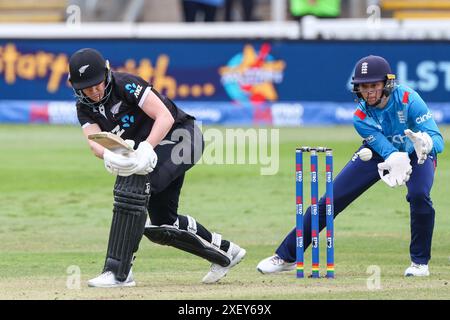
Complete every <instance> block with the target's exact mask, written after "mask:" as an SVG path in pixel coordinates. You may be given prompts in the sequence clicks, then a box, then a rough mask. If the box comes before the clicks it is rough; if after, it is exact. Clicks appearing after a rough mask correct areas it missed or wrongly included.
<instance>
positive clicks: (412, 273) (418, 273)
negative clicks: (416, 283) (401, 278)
mask: <svg viewBox="0 0 450 320" xmlns="http://www.w3.org/2000/svg"><path fill="white" fill-rule="evenodd" d="M429 275H430V271H429V270H428V265H427V264H417V263H414V262H412V263H411V266H410V267H408V268H407V269H406V270H405V277H428V276H429Z"/></svg>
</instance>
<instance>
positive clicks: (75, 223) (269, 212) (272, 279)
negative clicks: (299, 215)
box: [0, 125, 450, 299]
mask: <svg viewBox="0 0 450 320" xmlns="http://www.w3.org/2000/svg"><path fill="white" fill-rule="evenodd" d="M441 129H442V132H443V135H444V139H446V140H448V139H449V137H450V128H448V127H443V128H441ZM0 136H1V137H2V150H3V151H2V154H1V156H0V177H1V184H0V248H1V250H0V270H1V273H2V275H1V277H0V287H1V288H2V290H0V299H122V298H126V299H450V290H449V288H450V287H449V286H450V285H449V284H448V282H449V280H450V268H449V267H450V251H449V240H450V216H449V215H448V212H449V210H448V209H447V208H449V207H450V197H448V195H447V189H446V188H447V187H446V186H447V184H448V181H450V177H449V176H450V159H449V156H448V152H444V154H442V155H441V156H440V157H439V163H438V169H437V173H436V178H435V185H434V188H433V191H432V198H433V202H434V206H435V209H436V223H435V229H434V237H433V250H432V260H431V262H430V270H431V273H432V275H431V276H430V277H428V278H425V279H423V278H422V279H420V278H419V279H417V278H415V279H411V278H404V277H403V271H404V269H405V268H406V267H407V266H408V265H409V263H410V262H409V239H410V231H409V206H408V203H407V202H406V200H405V194H406V189H405V188H397V189H390V188H388V187H387V186H386V185H384V184H383V183H382V182H380V183H378V184H376V185H375V186H374V187H373V188H372V189H370V190H369V191H367V192H366V193H365V194H364V195H363V196H361V197H360V198H359V199H357V201H355V202H354V203H352V204H351V205H350V206H349V207H348V208H347V209H346V210H345V211H344V212H342V213H341V215H340V216H339V217H338V218H337V220H336V223H335V228H336V234H335V236H336V252H335V256H336V279H334V280H328V279H319V280H312V279H303V280H297V279H296V278H295V274H294V273H293V272H289V273H284V274H278V275H272V276H263V275H261V274H259V273H258V272H257V271H256V269H255V267H256V265H257V263H258V262H259V261H260V260H261V259H263V258H265V257H267V256H269V255H271V254H272V253H273V251H274V250H275V248H276V247H277V245H278V244H279V242H280V241H281V240H282V239H283V238H284V236H285V234H286V233H287V232H289V231H290V229H291V228H292V227H293V226H294V221H295V216H294V215H295V207H294V205H293V199H294V176H293V169H294V167H293V156H294V153H293V150H294V149H295V147H296V146H299V145H308V144H309V145H319V144H320V145H325V144H326V145H327V146H330V147H333V148H334V149H335V153H334V155H335V173H337V172H338V171H340V169H341V168H342V167H343V166H344V165H345V163H346V162H347V161H348V160H349V159H350V158H351V156H352V154H353V151H354V150H355V149H356V148H357V147H358V146H359V144H360V139H359V138H358V136H357V135H356V133H355V132H354V130H353V128H351V127H332V128H300V129H281V130H280V170H279V173H278V174H277V175H273V176H262V175H260V167H259V166H258V165H198V166H196V167H194V168H193V169H192V170H191V171H190V172H189V173H188V175H187V177H186V180H185V185H184V187H183V191H182V198H181V203H180V210H179V211H180V213H183V214H190V215H192V216H194V217H195V218H196V219H197V220H198V221H200V222H201V223H202V224H204V225H205V226H207V227H208V228H209V229H210V230H211V231H216V232H220V233H222V234H223V236H224V237H225V238H226V239H231V240H232V241H234V242H236V243H238V244H240V245H241V246H243V247H245V248H246V249H247V252H248V254H247V256H246V258H245V259H244V260H243V262H242V263H241V264H239V265H238V266H237V267H236V268H234V269H233V270H232V271H231V272H230V273H229V274H228V276H227V277H226V278H224V279H223V280H222V281H221V282H220V283H218V284H215V285H202V284H201V283H200V281H201V279H202V277H203V276H204V275H205V274H206V272H207V271H208V268H209V263H208V262H207V261H204V260H201V259H199V258H197V257H195V256H192V255H189V254H187V253H184V252H181V251H178V250H176V249H174V248H171V247H162V246H158V245H156V244H152V243H150V242H149V241H148V240H147V239H146V238H143V241H142V242H141V245H140V250H139V252H138V257H137V260H136V263H135V266H134V273H135V277H136V279H137V284H138V286H137V287H136V288H128V289H109V290H108V289H90V288H87V286H86V280H88V279H89V278H91V277H93V276H96V275H97V274H98V273H99V271H101V268H102V266H103V262H104V256H105V251H106V246H107V238H108V233H109V225H110V221H111V209H112V185H113V183H114V177H112V176H111V175H109V174H107V172H106V171H105V170H104V168H103V163H102V162H101V161H100V160H98V159H96V158H95V157H94V156H92V155H91V153H90V151H89V149H88V147H87V144H86V142H85V141H84V138H83V136H82V133H81V130H80V129H79V128H77V127H65V126H52V127H50V126H9V125H3V126H0ZM307 161H308V160H307ZM320 161H321V164H322V167H323V159H320ZM357 178H358V177H355V179H357ZM320 188H321V190H320V193H322V192H323V191H324V183H323V176H322V180H321V185H320ZM305 192H308V191H307V190H306V191H305ZM305 194H308V193H305ZM322 245H323V240H322ZM306 259H307V260H306V261H307V263H306V270H307V271H308V272H309V270H310V269H309V268H308V267H309V263H310V261H311V260H310V252H309V251H308V252H307V254H306ZM321 261H322V262H323V261H325V256H324V250H323V246H322V257H321ZM72 265H75V266H78V267H79V268H80V270H81V288H80V289H78V290H77V289H68V288H67V286H66V282H67V279H68V276H69V274H68V272H67V270H68V267H70V266H72ZM371 265H375V266H378V267H379V268H380V270H381V288H380V289H378V290H369V289H368V287H367V282H368V279H369V277H370V274H368V273H367V270H368V267H369V266H371Z"/></svg>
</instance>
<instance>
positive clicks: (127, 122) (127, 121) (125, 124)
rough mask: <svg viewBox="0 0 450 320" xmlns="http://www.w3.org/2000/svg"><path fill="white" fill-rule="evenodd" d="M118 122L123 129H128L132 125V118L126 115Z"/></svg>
mask: <svg viewBox="0 0 450 320" xmlns="http://www.w3.org/2000/svg"><path fill="white" fill-rule="evenodd" d="M120 121H122V127H123V128H129V127H131V125H132V124H133V123H134V116H129V115H128V114H126V115H124V116H123V117H122V118H120Z"/></svg>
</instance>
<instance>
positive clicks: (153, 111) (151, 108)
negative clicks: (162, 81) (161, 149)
mask: <svg viewBox="0 0 450 320" xmlns="http://www.w3.org/2000/svg"><path fill="white" fill-rule="evenodd" d="M142 110H143V111H144V112H145V113H146V114H147V115H148V116H149V117H150V118H152V119H153V120H155V122H154V124H153V127H152V130H151V132H150V134H149V136H148V138H147V141H148V143H150V145H151V146H152V147H153V148H155V147H156V146H157V145H158V144H159V143H160V142H161V140H162V139H164V137H165V136H166V135H167V133H168V132H169V131H170V129H171V128H172V126H173V123H174V122H175V119H174V118H173V116H172V114H171V113H170V111H169V109H167V107H166V106H165V105H164V103H163V102H162V100H161V99H160V98H159V97H158V96H157V95H156V93H155V92H154V91H153V90H150V91H149V93H148V94H147V97H146V98H145V101H144V103H143V105H142Z"/></svg>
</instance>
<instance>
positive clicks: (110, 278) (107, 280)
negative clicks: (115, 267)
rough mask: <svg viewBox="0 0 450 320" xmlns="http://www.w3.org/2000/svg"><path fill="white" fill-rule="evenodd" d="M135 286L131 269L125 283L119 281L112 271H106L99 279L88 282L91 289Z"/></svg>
mask: <svg viewBox="0 0 450 320" xmlns="http://www.w3.org/2000/svg"><path fill="white" fill-rule="evenodd" d="M135 285H136V282H135V281H134V277H133V271H132V270H131V269H130V272H129V273H128V277H127V279H126V280H125V281H119V280H117V279H116V276H115V275H114V273H113V272H112V271H105V272H103V273H102V274H101V275H99V276H98V277H96V278H94V279H91V280H89V281H88V286H89V287H97V288H118V287H134V286H135Z"/></svg>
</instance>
